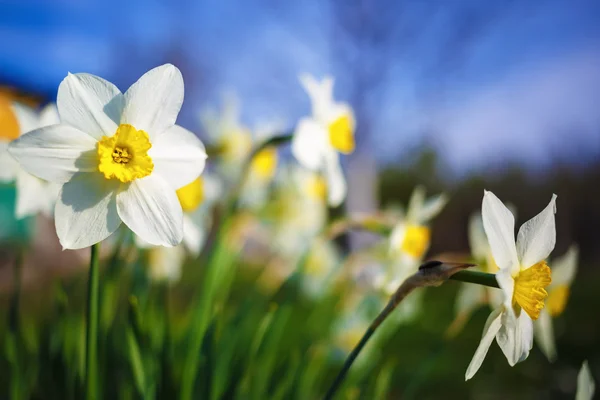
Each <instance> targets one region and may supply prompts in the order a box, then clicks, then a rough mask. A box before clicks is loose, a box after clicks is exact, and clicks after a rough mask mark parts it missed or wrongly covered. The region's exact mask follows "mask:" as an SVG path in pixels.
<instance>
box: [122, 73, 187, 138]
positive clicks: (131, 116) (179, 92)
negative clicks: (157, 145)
mask: <svg viewBox="0 0 600 400" xmlns="http://www.w3.org/2000/svg"><path fill="white" fill-rule="evenodd" d="M182 103H183V77H182V76H181V72H180V71H179V69H177V67H175V66H174V65H171V64H165V65H161V66H160V67H156V68H154V69H151V70H150V71H148V72H146V73H145V74H144V75H143V76H142V77H141V78H140V79H139V80H138V81H137V82H136V83H134V84H133V85H131V87H130V88H129V89H127V92H125V109H124V110H123V115H122V118H121V123H122V124H130V125H133V126H134V127H135V128H136V129H141V130H144V131H146V133H148V136H150V139H151V140H153V139H154V138H155V137H157V136H158V135H159V134H161V133H162V132H164V131H165V130H167V129H168V128H170V127H172V126H173V125H175V121H176V120H177V115H178V114H179V110H180V109H181V104H182Z"/></svg>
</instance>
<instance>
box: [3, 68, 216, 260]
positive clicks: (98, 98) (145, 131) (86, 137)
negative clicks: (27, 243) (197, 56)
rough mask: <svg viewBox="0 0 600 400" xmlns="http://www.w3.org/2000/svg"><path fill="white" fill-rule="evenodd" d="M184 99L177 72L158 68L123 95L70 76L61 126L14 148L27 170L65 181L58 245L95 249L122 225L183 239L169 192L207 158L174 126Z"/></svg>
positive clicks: (166, 239) (152, 237) (62, 92)
mask: <svg viewBox="0 0 600 400" xmlns="http://www.w3.org/2000/svg"><path fill="white" fill-rule="evenodd" d="M182 102H183V79H182V77H181V73H180V72H179V70H178V69H177V68H176V67H174V66H173V65H170V64H166V65H163V66H160V67H157V68H154V69H152V70H150V71H149V72H147V73H146V74H144V75H143V76H142V77H141V78H140V79H139V80H138V81H137V82H136V83H134V84H133V85H132V86H131V87H130V88H129V89H128V90H127V92H126V93H125V94H122V93H121V92H120V91H119V89H117V87H116V86H115V85H113V84H112V83H110V82H108V81H106V80H104V79H102V78H99V77H97V76H94V75H90V74H69V75H68V76H67V77H66V78H65V79H64V80H63V81H62V82H61V84H60V86H59V88H58V99H57V106H58V111H59V114H60V119H61V123H60V124H57V125H51V126H48V127H44V128H41V129H37V130H35V131H33V132H31V133H28V134H27V135H24V136H21V137H20V138H19V139H17V140H15V141H14V142H12V143H11V144H10V146H9V151H10V153H11V154H12V155H13V157H15V158H16V159H17V161H19V162H20V163H21V165H22V167H23V168H24V169H25V170H26V171H27V172H29V173H31V174H33V175H35V176H37V177H39V178H42V179H45V180H48V181H51V182H57V183H63V185H62V189H61V191H60V195H59V197H58V199H57V202H56V207H55V221H56V232H57V234H58V237H59V239H60V242H61V244H62V246H63V248H66V249H79V248H83V247H87V246H90V245H92V244H94V243H98V242H100V241H102V240H103V239H105V238H107V237H108V236H109V235H110V234H112V233H113V232H115V231H116V230H117V228H118V227H119V226H120V225H121V222H124V223H125V225H127V226H128V227H129V228H130V229H131V230H132V231H133V232H134V233H135V234H137V235H138V236H140V237H141V238H142V239H144V240H145V241H146V242H148V243H151V244H155V245H164V246H175V245H177V244H178V243H180V242H181V240H182V238H183V222H182V221H183V212H182V209H181V205H180V204H179V201H178V199H177V195H176V194H175V191H176V190H177V189H179V188H181V187H183V186H185V185H187V184H188V183H190V182H192V181H193V180H194V179H196V178H197V177H198V176H199V175H200V173H201V172H202V170H203V169H204V164H205V160H206V152H205V150H204V146H203V145H202V143H201V142H200V140H199V139H198V138H197V137H196V136H195V135H194V134H193V133H191V132H189V131H188V130H186V129H184V128H182V127H180V126H178V125H175V120H176V119H177V115H178V114H179V109H180V108H181V104H182Z"/></svg>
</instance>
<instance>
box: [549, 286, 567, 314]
mask: <svg viewBox="0 0 600 400" xmlns="http://www.w3.org/2000/svg"><path fill="white" fill-rule="evenodd" d="M569 294H570V290H569V286H567V285H558V286H556V287H553V288H552V289H550V290H549V291H548V299H547V300H546V307H547V310H548V314H550V315H551V316H552V317H557V316H559V315H560V314H562V312H563V311H564V310H565V307H566V306H567V300H568V299H569Z"/></svg>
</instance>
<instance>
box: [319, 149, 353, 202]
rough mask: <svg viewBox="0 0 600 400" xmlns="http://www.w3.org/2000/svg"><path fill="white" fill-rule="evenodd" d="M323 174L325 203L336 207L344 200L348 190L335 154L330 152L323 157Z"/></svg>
mask: <svg viewBox="0 0 600 400" xmlns="http://www.w3.org/2000/svg"><path fill="white" fill-rule="evenodd" d="M324 173H325V180H326V181H327V202H328V203H329V205H330V206H332V207H337V206H339V205H340V204H342V202H343V201H344V199H345V198H346V193H347V190H348V189H347V187H346V179H345V178H344V173H343V172H342V166H341V165H340V159H339V156H338V154H337V153H335V152H333V151H332V152H328V154H327V155H326V156H325V171H324Z"/></svg>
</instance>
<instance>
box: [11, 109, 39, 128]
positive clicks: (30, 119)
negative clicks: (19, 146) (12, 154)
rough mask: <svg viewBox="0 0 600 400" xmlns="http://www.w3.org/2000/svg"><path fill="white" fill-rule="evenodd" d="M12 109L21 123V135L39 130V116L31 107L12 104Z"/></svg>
mask: <svg viewBox="0 0 600 400" xmlns="http://www.w3.org/2000/svg"><path fill="white" fill-rule="evenodd" d="M11 107H12V110H13V112H14V114H15V117H17V121H18V122H19V133H20V134H21V135H22V134H24V133H27V132H31V131H32V130H34V129H36V128H39V122H38V116H37V114H36V113H35V111H34V110H33V109H32V108H31V107H28V106H26V105H24V104H21V103H17V102H13V103H11Z"/></svg>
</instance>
